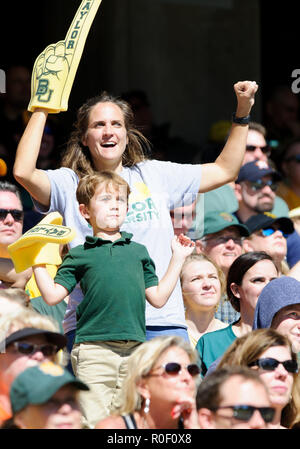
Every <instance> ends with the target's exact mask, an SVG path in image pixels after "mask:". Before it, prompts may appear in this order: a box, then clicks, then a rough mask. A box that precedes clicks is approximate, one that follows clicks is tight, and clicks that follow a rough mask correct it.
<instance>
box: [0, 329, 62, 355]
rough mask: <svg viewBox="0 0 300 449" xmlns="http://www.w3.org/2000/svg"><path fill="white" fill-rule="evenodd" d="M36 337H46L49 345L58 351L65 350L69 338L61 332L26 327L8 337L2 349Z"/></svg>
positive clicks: (0, 345)
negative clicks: (27, 338)
mask: <svg viewBox="0 0 300 449" xmlns="http://www.w3.org/2000/svg"><path fill="white" fill-rule="evenodd" d="M34 335H44V336H45V337H46V339H47V341H49V343H53V344H55V345H56V346H57V347H58V350H60V349H63V348H64V347H65V346H66V345H67V338H66V337H65V336H64V335H63V334H60V333H59V332H52V331H47V330H45V329H38V328H35V327H24V328H23V329H20V330H18V331H16V332H13V333H12V334H10V335H8V337H6V339H5V340H4V341H2V342H1V343H0V347H3V348H6V347H7V346H8V345H10V344H11V343H14V342H15V341H19V340H23V339H24V338H26V337H32V336H34Z"/></svg>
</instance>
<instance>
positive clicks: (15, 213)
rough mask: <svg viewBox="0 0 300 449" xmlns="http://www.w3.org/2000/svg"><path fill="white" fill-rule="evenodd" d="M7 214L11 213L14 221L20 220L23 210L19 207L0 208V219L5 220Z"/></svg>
mask: <svg viewBox="0 0 300 449" xmlns="http://www.w3.org/2000/svg"><path fill="white" fill-rule="evenodd" d="M8 214H11V215H12V217H13V219H14V220H15V221H22V220H23V217H24V212H23V211H22V210H19V209H0V220H5V218H6V217H7V215H8Z"/></svg>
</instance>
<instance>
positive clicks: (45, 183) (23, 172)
mask: <svg viewBox="0 0 300 449" xmlns="http://www.w3.org/2000/svg"><path fill="white" fill-rule="evenodd" d="M47 117H48V112H47V110H46V109H36V110H35V111H34V112H33V114H32V116H31V117H30V120H29V122H28V124H27V127H26V129H25V131H24V134H23V136H22V138H21V140H20V142H19V145H18V149H17V154H16V159H15V164H14V170H13V173H14V177H15V178H16V180H17V181H18V182H19V183H20V184H21V185H22V186H23V187H24V188H25V189H26V190H27V191H28V192H29V193H30V195H31V196H32V197H33V198H34V199H36V200H37V201H39V202H40V203H41V204H43V205H44V206H47V207H48V206H49V204H50V192H51V187H50V182H49V179H48V176H47V175H46V173H45V172H44V171H43V170H39V169H38V168H36V162H37V158H38V155H39V151H40V146H41V142H42V137H43V132H44V127H45V124H46V120H47Z"/></svg>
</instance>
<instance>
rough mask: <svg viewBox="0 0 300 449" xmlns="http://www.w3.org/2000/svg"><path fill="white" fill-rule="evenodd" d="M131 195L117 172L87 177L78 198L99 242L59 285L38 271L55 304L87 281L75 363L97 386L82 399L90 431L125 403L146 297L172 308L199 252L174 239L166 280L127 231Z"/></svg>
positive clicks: (77, 255) (71, 264) (84, 249)
mask: <svg viewBox="0 0 300 449" xmlns="http://www.w3.org/2000/svg"><path fill="white" fill-rule="evenodd" d="M129 193H130V188H129V186H128V184H127V182H126V181H125V180H123V178H121V177H120V176H119V175H117V174H115V173H113V172H110V171H103V172H101V173H100V174H95V175H87V176H85V177H84V178H82V179H81V180H80V182H79V184H78V188H77V193H76V195H77V200H78V203H79V210H80V212H81V214H82V216H83V217H84V218H85V219H86V220H88V222H89V223H90V225H91V226H92V228H93V234H94V236H93V237H90V236H87V237H86V241H85V243H84V244H83V245H79V246H77V247H75V248H72V249H71V250H70V251H69V253H68V254H67V255H66V257H65V258H64V260H63V263H62V265H61V266H60V267H59V269H58V272H57V275H56V276H55V279H54V280H53V279H52V278H51V277H50V276H49V274H48V272H47V270H46V269H45V266H42V265H36V266H34V267H33V270H34V275H35V278H36V282H37V285H38V287H39V289H40V291H41V294H42V297H43V299H44V300H45V301H46V303H47V304H49V305H54V304H57V303H58V302H60V301H62V300H63V299H64V298H65V296H67V295H68V294H69V293H71V291H72V290H73V289H74V288H75V286H76V284H77V283H78V282H80V286H81V289H82V291H83V294H84V299H83V300H82V301H81V303H80V304H79V306H78V307H77V311H76V312H77V330H76V337H75V344H74V347H73V350H72V355H71V357H72V365H73V370H74V373H75V375H76V376H77V377H79V378H80V379H81V380H83V381H84V382H85V383H86V384H88V385H89V387H90V392H88V393H86V394H85V395H84V397H83V399H82V401H81V406H82V409H83V415H84V417H85V419H86V423H85V425H86V426H87V427H94V425H95V424H96V423H97V422H98V421H99V420H100V419H103V418H104V417H106V416H107V415H109V414H110V413H111V411H112V409H113V406H117V405H118V395H119V392H120V391H121V385H122V381H123V379H124V378H125V376H126V373H127V357H128V356H129V355H130V354H131V353H132V352H133V350H134V349H135V348H136V347H137V346H138V345H139V344H141V343H142V342H143V341H145V333H146V326H145V299H147V301H149V302H150V304H151V305H152V306H154V307H157V308H160V307H162V306H163V305H164V304H165V303H166V302H167V300H168V298H169V296H170V295H171V293H172V291H173V289H174V288H175V285H176V282H177V280H178V277H179V274H180V271H181V268H182V265H183V262H184V260H185V258H186V257H187V256H188V255H189V254H191V253H192V252H193V249H194V243H193V242H192V241H191V240H190V239H188V238H187V237H184V236H182V235H181V236H179V237H174V239H173V241H172V252H173V254H172V258H171V260H170V264H169V267H168V269H167V272H166V274H165V276H164V277H163V278H162V279H161V280H160V282H159V281H158V278H157V275H156V273H155V265H154V262H153V261H152V259H151V258H150V256H149V254H148V251H147V249H146V247H145V246H144V245H141V244H139V243H136V242H133V241H132V240H131V238H132V234H129V233H126V232H120V226H121V225H122V223H123V221H124V220H125V217H126V214H127V209H128V196H129Z"/></svg>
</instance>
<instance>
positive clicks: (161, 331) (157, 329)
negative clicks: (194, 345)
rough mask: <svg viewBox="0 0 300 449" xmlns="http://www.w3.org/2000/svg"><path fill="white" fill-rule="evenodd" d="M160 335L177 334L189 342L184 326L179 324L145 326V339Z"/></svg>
mask: <svg viewBox="0 0 300 449" xmlns="http://www.w3.org/2000/svg"><path fill="white" fill-rule="evenodd" d="M162 335H168V336H170V335H177V336H178V337H182V338H183V339H184V340H185V341H187V342H188V343H190V340H189V337H188V333H187V330H186V328H185V327H179V326H146V340H147V341H148V340H151V339H152V338H154V337H160V336H162Z"/></svg>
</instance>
